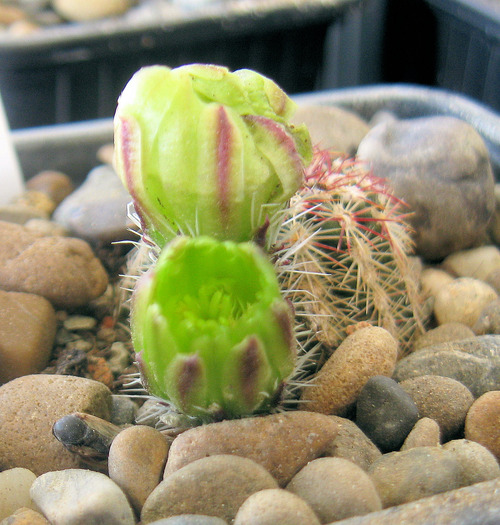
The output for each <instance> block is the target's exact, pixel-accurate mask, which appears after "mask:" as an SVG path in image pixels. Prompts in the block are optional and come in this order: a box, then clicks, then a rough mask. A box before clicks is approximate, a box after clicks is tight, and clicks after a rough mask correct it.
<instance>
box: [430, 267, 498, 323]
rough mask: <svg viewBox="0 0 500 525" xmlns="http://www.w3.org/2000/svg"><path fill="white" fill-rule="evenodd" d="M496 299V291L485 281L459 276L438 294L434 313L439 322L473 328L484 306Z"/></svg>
mask: <svg viewBox="0 0 500 525" xmlns="http://www.w3.org/2000/svg"><path fill="white" fill-rule="evenodd" d="M495 299H497V293H496V291H495V290H494V289H493V288H492V287H491V286H489V285H488V284H486V283H485V282H483V281H480V280H479V279H474V278H472V277H459V278H458V279H454V280H453V282H451V283H450V284H448V285H447V286H445V287H444V288H442V289H441V290H440V291H439V292H438V294H437V295H436V300H435V303H434V315H435V316H436V319H437V321H438V323H439V324H443V323H452V322H456V323H462V324H465V325H466V326H469V327H470V328H472V327H473V326H474V324H475V323H476V322H477V320H478V319H479V316H480V315H481V312H482V311H483V310H484V308H486V306H488V304H489V303H491V302H493V301H494V300H495Z"/></svg>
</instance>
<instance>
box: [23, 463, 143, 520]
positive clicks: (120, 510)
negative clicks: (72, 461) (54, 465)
mask: <svg viewBox="0 0 500 525" xmlns="http://www.w3.org/2000/svg"><path fill="white" fill-rule="evenodd" d="M31 497H32V499H33V501H34V502H35V503H36V504H37V505H38V507H39V508H40V510H41V511H42V512H43V514H44V515H45V516H46V517H47V519H48V520H49V521H50V522H51V523H57V524H59V525H101V524H103V523H106V525H134V524H135V518H134V513H133V511H132V509H131V507H130V505H129V503H128V501H127V498H126V497H125V494H124V493H123V492H122V491H121V489H120V488H119V487H118V485H116V483H114V482H113V481H111V479H109V478H108V477H107V476H105V475H104V474H101V473H100V472H93V471H90V470H81V469H67V470H58V471H54V472H47V473H46V474H42V475H41V476H39V477H38V478H37V479H36V480H35V481H34V482H33V485H32V486H31Z"/></svg>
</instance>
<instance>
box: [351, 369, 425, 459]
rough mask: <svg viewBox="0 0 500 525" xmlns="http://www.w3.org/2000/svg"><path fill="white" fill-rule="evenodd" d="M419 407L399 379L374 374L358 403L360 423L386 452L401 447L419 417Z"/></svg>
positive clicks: (357, 409) (362, 428)
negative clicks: (400, 384) (397, 381)
mask: <svg viewBox="0 0 500 525" xmlns="http://www.w3.org/2000/svg"><path fill="white" fill-rule="evenodd" d="M418 418H419V414H418V408H417V406H416V405H415V403H414V401H413V399H412V398H411V397H410V396H409V395H408V393H407V392H405V390H403V389H402V388H401V387H400V386H399V385H398V383H396V381H394V380H393V379H391V378H389V377H385V376H375V377H372V378H370V379H369V380H368V381H367V382H366V384H365V386H364V387H363V389H362V390H361V392H360V394H359V396H358V400H357V403H356V424H357V425H358V426H359V428H361V430H363V432H364V433H365V434H366V435H367V436H368V437H369V438H370V439H371V440H372V441H373V442H374V443H375V444H376V445H377V446H378V447H379V448H380V449H381V450H382V451H385V452H388V451H392V450H397V449H399V447H400V446H401V445H402V444H403V442H404V440H405V439H406V436H408V434H409V433H410V431H411V429H412V428H413V426H414V425H415V423H416V422H417V421H418Z"/></svg>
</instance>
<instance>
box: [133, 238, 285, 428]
mask: <svg viewBox="0 0 500 525" xmlns="http://www.w3.org/2000/svg"><path fill="white" fill-rule="evenodd" d="M130 319H131V329H132V341H133V344H134V348H135V350H136V355H137V361H138V363H139V367H140V370H141V376H142V379H143V383H144V385H145V388H146V389H147V390H148V391H149V392H150V393H151V394H153V395H155V396H157V397H160V398H163V399H166V400H169V401H170V402H171V403H172V404H173V405H174V406H176V407H177V408H178V409H179V410H180V411H182V412H183V413H185V414H188V415H191V416H197V417H200V418H202V419H204V418H205V419H210V417H212V416H214V415H215V414H219V415H221V414H222V415H224V416H225V417H237V416H241V415H244V414H251V413H252V412H254V411H256V410H258V409H260V408H264V407H265V406H266V405H267V404H268V403H269V402H270V400H271V398H272V396H273V394H274V393H276V392H277V391H278V389H279V387H280V385H281V383H282V381H283V380H284V379H285V378H286V377H287V376H288V375H290V373H291V372H292V369H293V366H294V361H295V338H294V335H293V328H292V312H291V308H290V306H289V304H288V303H287V302H286V301H285V300H284V299H283V298H282V297H281V293H280V289H279V285H278V281H277V278H276V275H275V272H274V267H273V266H272V264H271V263H270V262H269V261H268V259H267V258H266V256H265V255H264V253H263V252H262V251H261V250H260V248H259V247H258V246H256V245H255V244H254V243H250V242H247V243H240V244H238V243H234V242H232V241H223V242H221V241H217V240H215V239H213V238H211V237H206V236H201V237H194V238H190V237H177V238H176V239H175V240H173V241H172V242H170V243H169V244H168V245H167V246H166V247H165V248H164V250H163V251H162V253H161V254H160V257H159V258H158V262H157V264H156V266H155V267H154V268H151V269H150V270H149V271H148V272H146V273H145V274H144V275H143V276H142V277H141V278H140V279H139V281H138V283H137V286H136V289H135V291H134V295H133V302H132V311H131V318H130Z"/></svg>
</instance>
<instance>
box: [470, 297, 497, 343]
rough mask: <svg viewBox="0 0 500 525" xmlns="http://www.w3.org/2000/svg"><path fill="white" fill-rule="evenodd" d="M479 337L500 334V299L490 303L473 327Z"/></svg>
mask: <svg viewBox="0 0 500 525" xmlns="http://www.w3.org/2000/svg"><path fill="white" fill-rule="evenodd" d="M472 329H473V331H474V333H475V334H477V335H485V334H497V335H498V334H500V299H495V300H494V301H493V302H491V303H489V304H488V305H487V306H486V307H485V308H484V309H483V310H482V311H481V314H480V315H479V318H478V320H477V321H476V323H475V324H474V326H473V327H472Z"/></svg>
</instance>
